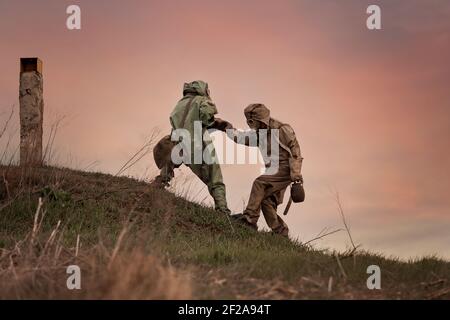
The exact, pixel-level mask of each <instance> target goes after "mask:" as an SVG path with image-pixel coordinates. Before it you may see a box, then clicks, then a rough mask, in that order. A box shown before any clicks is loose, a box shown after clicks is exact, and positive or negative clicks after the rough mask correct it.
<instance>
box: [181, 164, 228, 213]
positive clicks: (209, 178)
mask: <svg viewBox="0 0 450 320" xmlns="http://www.w3.org/2000/svg"><path fill="white" fill-rule="evenodd" d="M189 168H190V169H191V170H192V172H193V173H194V174H195V175H197V176H198V177H199V178H200V179H201V180H202V181H203V183H205V184H206V186H207V187H208V191H209V194H210V195H211V196H212V197H213V199H214V207H215V209H216V210H217V211H221V212H225V213H230V210H229V209H228V205H227V197H226V190H225V184H224V183H223V177H222V171H221V169H220V165H219V164H201V165H196V164H194V165H189Z"/></svg>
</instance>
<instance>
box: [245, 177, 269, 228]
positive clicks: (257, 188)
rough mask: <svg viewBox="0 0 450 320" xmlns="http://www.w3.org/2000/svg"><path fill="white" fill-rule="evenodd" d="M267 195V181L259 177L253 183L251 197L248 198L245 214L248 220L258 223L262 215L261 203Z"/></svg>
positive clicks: (254, 223)
mask: <svg viewBox="0 0 450 320" xmlns="http://www.w3.org/2000/svg"><path fill="white" fill-rule="evenodd" d="M264 197H265V183H264V181H262V180H261V179H259V178H257V179H256V180H255V181H254V182H253V185H252V190H251V192H250V198H249V199H248V204H247V208H246V209H245V210H244V216H245V218H246V219H247V221H248V222H249V223H251V224H253V225H256V224H257V222H258V219H259V216H260V211H261V204H262V201H263V199H264Z"/></svg>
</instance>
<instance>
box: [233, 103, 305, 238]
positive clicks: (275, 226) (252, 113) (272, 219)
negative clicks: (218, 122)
mask: <svg viewBox="0 0 450 320" xmlns="http://www.w3.org/2000/svg"><path fill="white" fill-rule="evenodd" d="M244 114H245V116H246V118H247V120H250V119H251V120H256V121H260V122H262V123H264V124H266V126H267V129H268V130H267V144H268V146H267V150H270V149H271V148H270V147H271V146H270V144H271V138H270V134H271V130H273V129H278V133H279V136H278V139H277V142H278V144H279V151H278V161H279V162H278V163H279V167H278V171H277V172H276V173H275V174H263V175H261V176H259V177H258V178H256V180H255V181H254V182H253V186H252V190H251V194H250V199H249V200H248V204H247V208H246V209H245V211H244V213H243V217H244V218H245V219H246V222H247V223H249V224H250V225H252V226H253V227H254V228H256V224H257V221H258V219H259V216H260V211H261V210H262V212H263V215H264V218H265V220H266V222H267V225H268V226H269V227H270V228H271V229H272V231H273V232H275V233H278V234H282V235H284V236H287V235H288V233H289V228H288V226H287V225H286V223H285V222H284V221H283V219H281V217H280V216H279V215H278V214H277V207H278V205H279V204H281V203H282V202H283V197H284V193H285V191H286V188H287V187H288V186H289V185H290V184H291V182H294V181H299V180H302V176H301V165H302V160H303V158H302V157H301V153H300V146H299V144H298V142H297V138H296V136H295V133H294V130H293V129H292V127H291V126H290V125H288V124H283V123H281V122H280V121H278V120H275V119H273V118H270V113H269V109H267V108H266V107H265V106H264V105H262V104H252V105H250V106H248V107H247V108H246V109H245V111H244ZM228 136H229V137H230V138H232V139H233V140H234V141H235V142H237V143H240V144H245V145H247V146H252V144H251V142H250V141H249V140H250V139H248V134H247V135H244V133H243V132H241V131H238V130H236V129H233V130H230V131H228ZM259 140H260V139H259V138H258V140H257V143H256V145H257V146H258V147H261V144H260V141H259ZM263 157H264V154H263ZM268 157H269V158H270V157H271V155H270V154H269V153H268ZM264 160H265V163H266V164H267V163H268V162H269V159H264Z"/></svg>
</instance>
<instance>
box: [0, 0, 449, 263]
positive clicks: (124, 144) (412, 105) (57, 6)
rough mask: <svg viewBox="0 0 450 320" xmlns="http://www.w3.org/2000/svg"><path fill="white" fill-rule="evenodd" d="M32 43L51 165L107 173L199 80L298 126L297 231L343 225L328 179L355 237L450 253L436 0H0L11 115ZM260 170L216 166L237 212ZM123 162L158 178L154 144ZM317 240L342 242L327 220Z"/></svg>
mask: <svg viewBox="0 0 450 320" xmlns="http://www.w3.org/2000/svg"><path fill="white" fill-rule="evenodd" d="M70 4H78V5H79V6H80V7H81V18H82V29H81V30H77V31H69V30H67V28H66V18H67V14H66V7H67V6H68V5H70ZM369 4H378V5H380V7H381V10H382V30H379V31H369V30H368V29H367V28H366V19H367V14H366V8H367V6H368V5H369ZM28 56H38V57H40V58H41V59H42V60H43V61H44V97H45V123H46V134H48V132H49V130H48V129H49V126H50V124H51V123H52V121H54V119H56V118H57V117H59V116H66V118H65V121H64V123H63V126H62V127H61V128H60V131H59V132H58V135H57V138H56V150H57V157H56V159H55V161H57V162H59V163H60V164H64V165H67V166H71V167H74V168H85V167H87V166H89V165H90V164H91V163H92V162H94V161H95V163H94V165H93V166H89V169H91V170H98V171H103V172H112V173H115V172H117V170H118V169H119V168H120V167H121V165H122V164H123V163H124V162H125V161H126V160H127V159H128V158H129V157H130V155H131V154H133V152H134V151H135V150H137V149H138V148H139V146H140V145H141V144H142V143H143V142H144V141H145V138H146V137H147V136H148V135H149V134H150V133H151V132H152V130H153V129H154V128H159V130H161V132H162V133H165V132H168V130H169V122H168V115H169V113H170V111H171V109H172V108H173V106H174V105H175V104H176V102H177V100H178V99H179V98H180V96H181V88H182V85H183V83H184V82H187V81H192V80H196V79H203V80H205V81H207V82H208V83H209V85H210V88H211V93H212V97H213V100H214V101H215V103H216V104H217V107H218V109H219V113H220V117H222V118H225V119H228V120H229V121H231V122H232V123H233V124H234V125H235V126H236V127H244V126H245V119H244V116H243V109H244V107H245V106H246V105H248V104H249V103H253V102H262V103H264V104H266V105H267V106H268V107H269V108H270V109H271V111H272V116H273V117H274V118H277V119H279V120H281V121H283V122H287V123H289V124H291V125H292V127H293V128H294V129H295V131H296V133H297V136H298V139H299V141H300V144H301V147H302V152H303V155H304V158H305V161H304V169H303V175H304V178H305V182H306V184H305V187H306V191H307V201H306V202H305V203H304V204H299V205H295V206H293V208H291V212H290V213H289V215H288V217H287V219H286V220H287V223H288V224H289V226H290V227H291V233H292V235H293V236H294V237H299V238H300V240H302V241H307V240H309V239H311V238H313V237H314V236H315V235H316V234H317V233H318V232H320V231H321V230H322V229H323V228H325V227H329V228H339V227H341V226H342V222H341V220H340V216H339V213H338V210H337V207H336V203H335V201H334V193H335V192H336V191H338V192H339V194H340V198H341V201H342V205H343V208H344V210H345V214H346V217H347V220H348V223H349V225H350V227H351V230H352V235H353V238H354V239H355V242H357V243H361V244H362V246H363V248H365V249H368V250H373V251H378V252H384V253H385V254H386V255H396V256H400V257H402V258H407V257H416V256H420V255H424V254H433V253H436V254H438V255H440V256H443V257H446V258H450V232H449V230H450V197H449V195H448V191H449V190H450V152H449V147H448V139H449V137H450V90H449V88H450V62H449V57H450V3H449V2H448V1H447V0H408V1H406V0H405V1H375V0H373V1H365V0H364V1H361V0H348V1H325V0H324V1H318V0H314V1H313V0H304V1H301V0H293V1H276V2H275V1H261V0H248V1H237V0H231V1H211V0H205V1H197V0H193V1H180V0H176V1H175V0H169V1H144V0H131V1H115V0H108V1H106V0H96V1H87V0H84V1H61V0H54V1H49V0H41V1H31V0H30V1H24V0H19V1H13V0H0V57H1V59H0V70H1V74H0V121H1V122H0V123H3V121H4V120H5V119H6V117H7V114H8V112H9V108H10V106H11V105H14V104H15V105H16V115H15V118H14V119H15V120H14V123H15V126H16V129H17V124H18V123H17V121H18V120H17V110H18V109H17V105H18V75H19V74H18V73H19V72H18V71H19V58H20V57H28ZM10 134H14V130H12V131H11V130H10ZM14 139H16V140H14ZM5 140H6V139H5V137H4V138H3V140H2V141H0V147H1V148H4V146H5ZM13 141H17V133H16V135H13ZM258 173H259V167H258V166H256V165H226V166H224V168H223V174H224V179H225V183H226V184H227V188H228V200H229V205H230V208H231V209H232V210H233V211H234V212H239V211H241V210H242V205H243V201H247V199H248V195H249V191H250V187H251V183H252V181H253V179H254V178H255V177H257V175H258ZM128 174H132V175H136V176H139V177H141V176H146V177H147V178H151V177H152V176H154V175H155V174H156V170H155V166H154V165H153V164H152V159H151V157H147V158H145V159H144V161H143V162H141V163H139V164H138V165H136V166H135V167H134V168H133V169H132V170H130V171H129V172H128ZM178 176H179V178H178V181H177V188H178V189H177V191H178V192H188V191H187V190H186V189H187V188H186V185H190V186H191V188H190V190H191V193H190V194H188V196H190V197H193V198H195V199H196V200H197V201H200V200H201V199H203V197H204V195H205V191H206V190H201V184H200V183H199V182H198V181H197V180H195V179H193V178H192V175H191V174H190V173H189V171H186V170H181V171H180V172H178ZM189 181H192V182H189ZM190 183H192V184H190ZM193 190H194V191H195V192H193V193H192V191H193ZM199 190H201V191H200V194H199ZM206 201H207V202H209V203H210V201H211V199H207V200H206ZM283 208H284V207H282V208H281V209H283ZM262 220H263V219H262ZM264 225H265V223H264V221H261V226H264ZM317 245H318V246H323V247H331V248H337V249H345V248H346V246H348V245H349V241H348V238H347V237H346V235H345V233H339V234H336V235H333V236H330V237H328V238H326V239H324V240H323V241H319V242H317Z"/></svg>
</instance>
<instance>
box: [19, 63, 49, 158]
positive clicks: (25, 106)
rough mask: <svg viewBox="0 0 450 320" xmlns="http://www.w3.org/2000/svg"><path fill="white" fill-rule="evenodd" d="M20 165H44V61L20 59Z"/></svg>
mask: <svg viewBox="0 0 450 320" xmlns="http://www.w3.org/2000/svg"><path fill="white" fill-rule="evenodd" d="M19 103H20V165H21V166H41V165H42V133H43V119H44V99H43V79H42V61H41V60H39V59H38V58H21V59H20V87H19Z"/></svg>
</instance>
